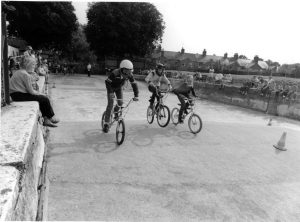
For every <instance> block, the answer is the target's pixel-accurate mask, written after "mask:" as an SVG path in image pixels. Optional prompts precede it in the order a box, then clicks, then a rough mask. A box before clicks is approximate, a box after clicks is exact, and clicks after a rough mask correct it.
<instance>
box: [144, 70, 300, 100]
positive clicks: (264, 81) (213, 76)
mask: <svg viewBox="0 0 300 222" xmlns="http://www.w3.org/2000/svg"><path fill="white" fill-rule="evenodd" d="M146 71H147V70H144V71H142V72H141V74H144V73H147V72H146ZM166 75H167V77H168V78H175V79H184V77H185V76H186V75H187V74H186V72H183V71H166ZM193 76H194V80H195V81H199V82H207V83H211V84H216V85H218V86H219V89H223V88H225V86H226V85H232V84H233V83H234V81H233V77H232V75H231V74H222V73H214V70H212V69H210V72H208V73H204V74H202V73H200V72H194V74H193ZM235 81H238V80H235ZM238 84H239V83H238V82H236V85H238ZM250 89H251V90H252V91H253V92H255V93H257V94H258V95H259V96H261V97H267V96H270V95H271V94H272V92H273V93H274V95H275V98H276V99H280V98H281V99H284V100H290V99H291V100H293V99H296V97H297V92H298V89H299V85H298V84H297V83H295V82H291V81H286V80H281V81H277V80H276V81H275V80H274V79H273V77H271V76H269V77H267V78H264V77H262V76H256V75H254V76H252V78H251V79H249V80H247V81H245V82H243V85H242V86H241V87H240V89H239V92H240V94H242V95H247V94H248V93H249V91H250Z"/></svg>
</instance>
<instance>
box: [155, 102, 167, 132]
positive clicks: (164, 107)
mask: <svg viewBox="0 0 300 222" xmlns="http://www.w3.org/2000/svg"><path fill="white" fill-rule="evenodd" d="M162 112H163V113H162ZM162 117H164V118H162ZM156 119H157V123H158V125H159V126H160V127H166V126H167V125H168V124H169V122H170V109H169V107H167V106H165V105H161V106H160V107H159V110H158V113H157V114H156ZM162 119H167V122H166V123H162V121H161V120H162Z"/></svg>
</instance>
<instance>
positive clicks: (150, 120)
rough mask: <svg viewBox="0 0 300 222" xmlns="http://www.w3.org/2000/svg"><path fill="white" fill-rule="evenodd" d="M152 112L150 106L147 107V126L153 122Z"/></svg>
mask: <svg viewBox="0 0 300 222" xmlns="http://www.w3.org/2000/svg"><path fill="white" fill-rule="evenodd" d="M153 112H154V111H153V110H152V109H151V107H150V106H148V109H147V121H148V123H149V124H151V123H153V120H154V115H153Z"/></svg>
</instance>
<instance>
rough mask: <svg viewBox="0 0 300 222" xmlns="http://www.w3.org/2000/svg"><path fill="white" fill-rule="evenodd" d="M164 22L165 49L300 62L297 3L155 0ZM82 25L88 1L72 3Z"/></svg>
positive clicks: (290, 0) (299, 4) (284, 0)
mask: <svg viewBox="0 0 300 222" xmlns="http://www.w3.org/2000/svg"><path fill="white" fill-rule="evenodd" d="M137 1H138V0H137ZM149 2H150V3H152V4H154V5H155V6H156V8H157V9H158V11H159V12H160V13H161V14H162V16H163V20H164V21H165V26H166V28H165V30H164V35H163V38H162V47H163V49H164V50H166V51H180V50H181V48H182V47H183V48H184V49H185V52H188V53H199V54H201V53H202V51H203V49H206V51H207V54H208V55H213V54H215V55H219V56H223V55H224V53H226V52H227V53H228V56H233V55H234V53H238V54H239V55H245V56H247V57H248V58H249V59H253V58H254V56H255V55H258V56H259V57H260V58H262V59H264V60H268V59H270V60H272V61H277V62H279V63H280V64H285V63H288V64H292V63H300V28H299V27H300V24H299V23H300V13H299V8H300V1H299V0H273V1H272V0H173V1H172V0H151V1H149ZM72 3H73V5H74V7H75V13H76V15H77V18H78V21H79V23H81V24H86V23H87V19H86V10H87V8H88V6H87V2H80V1H73V2H72Z"/></svg>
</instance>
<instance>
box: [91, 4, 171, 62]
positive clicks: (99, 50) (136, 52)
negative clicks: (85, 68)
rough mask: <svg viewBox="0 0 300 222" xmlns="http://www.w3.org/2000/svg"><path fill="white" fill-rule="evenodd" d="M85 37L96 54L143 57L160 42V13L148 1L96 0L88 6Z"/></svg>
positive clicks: (161, 23) (161, 30)
mask: <svg viewBox="0 0 300 222" xmlns="http://www.w3.org/2000/svg"><path fill="white" fill-rule="evenodd" d="M87 18H88V24H87V26H86V29H85V33H86V37H87V40H88V42H89V43H90V45H91V48H92V49H93V50H95V52H96V55H97V56H98V57H104V56H124V55H130V56H144V55H146V54H148V53H151V52H152V51H153V50H154V49H155V47H156V45H158V44H159V43H160V42H161V37H162V35H163V30H164V28H165V26H164V22H163V18H162V15H161V13H160V12H159V11H158V10H157V9H156V7H155V6H154V5H152V4H150V3H142V2H139V3H137V2H130V3H129V2H127V3H125V2H96V3H92V4H90V5H89V9H88V12H87Z"/></svg>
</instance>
